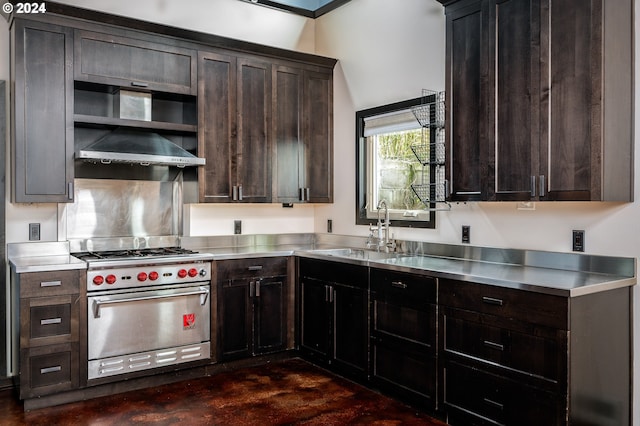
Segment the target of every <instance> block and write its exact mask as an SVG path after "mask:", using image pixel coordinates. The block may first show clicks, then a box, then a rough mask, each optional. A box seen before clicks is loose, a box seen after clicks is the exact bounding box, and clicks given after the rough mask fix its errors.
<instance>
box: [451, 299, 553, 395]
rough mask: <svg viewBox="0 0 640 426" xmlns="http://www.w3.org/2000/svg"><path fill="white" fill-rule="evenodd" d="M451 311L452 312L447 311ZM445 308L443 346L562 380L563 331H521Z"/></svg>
mask: <svg viewBox="0 0 640 426" xmlns="http://www.w3.org/2000/svg"><path fill="white" fill-rule="evenodd" d="M451 313H453V316H452V315H451ZM454 315H455V311H454V310H449V311H447V312H445V314H444V315H443V318H444V332H445V336H444V350H445V351H446V352H447V353H450V354H456V355H459V356H464V357H469V358H470V359H475V360H480V361H483V362H487V363H490V364H494V365H495V364H497V365H500V366H503V367H507V368H509V369H510V370H516V371H520V372H522V373H525V374H526V375H528V376H534V377H538V378H543V379H545V380H548V381H550V382H553V383H566V382H565V380H566V377H565V372H566V362H565V363H563V360H566V332H564V331H557V330H553V329H551V330H547V331H546V332H545V331H544V330H535V331H540V333H538V335H533V334H526V333H521V332H518V331H514V330H510V329H507V328H502V327H494V326H491V325H487V324H486V323H485V321H484V320H486V318H483V319H482V320H481V321H483V322H482V323H481V322H475V321H469V320H466V319H462V318H456V317H455V316H454Z"/></svg>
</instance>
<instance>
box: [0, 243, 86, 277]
mask: <svg viewBox="0 0 640 426" xmlns="http://www.w3.org/2000/svg"><path fill="white" fill-rule="evenodd" d="M7 257H8V259H9V265H10V266H11V269H12V270H13V271H14V272H16V273H19V274H22V273H26V272H47V271H63V270H69V269H87V264H86V262H84V261H82V260H80V259H78V258H76V257H73V256H71V255H70V254H69V243H68V242H66V241H53V242H46V241H45V242H31V243H12V244H7Z"/></svg>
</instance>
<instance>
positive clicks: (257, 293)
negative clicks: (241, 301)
mask: <svg viewBox="0 0 640 426" xmlns="http://www.w3.org/2000/svg"><path fill="white" fill-rule="evenodd" d="M256 297H260V280H258V281H256Z"/></svg>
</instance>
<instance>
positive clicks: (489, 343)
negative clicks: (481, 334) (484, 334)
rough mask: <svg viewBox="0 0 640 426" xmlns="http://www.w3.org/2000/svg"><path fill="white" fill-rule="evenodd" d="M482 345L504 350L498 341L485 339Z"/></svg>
mask: <svg viewBox="0 0 640 426" xmlns="http://www.w3.org/2000/svg"><path fill="white" fill-rule="evenodd" d="M484 345H485V346H486V347H488V348H491V349H496V350H499V351H504V345H501V344H500V343H494V342H490V341H488V340H485V341H484Z"/></svg>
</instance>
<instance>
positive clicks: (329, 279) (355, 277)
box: [299, 257, 369, 288]
mask: <svg viewBox="0 0 640 426" xmlns="http://www.w3.org/2000/svg"><path fill="white" fill-rule="evenodd" d="M368 275H369V274H368V268H367V267H366V266H360V265H353V264H351V263H343V262H337V261H332V260H319V259H308V258H304V257H301V258H300V261H299V276H300V278H301V279H302V278H315V279H318V280H320V281H325V282H326V283H328V284H330V283H341V284H347V285H350V286H355V287H360V288H367V287H368V281H369V277H368Z"/></svg>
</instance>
